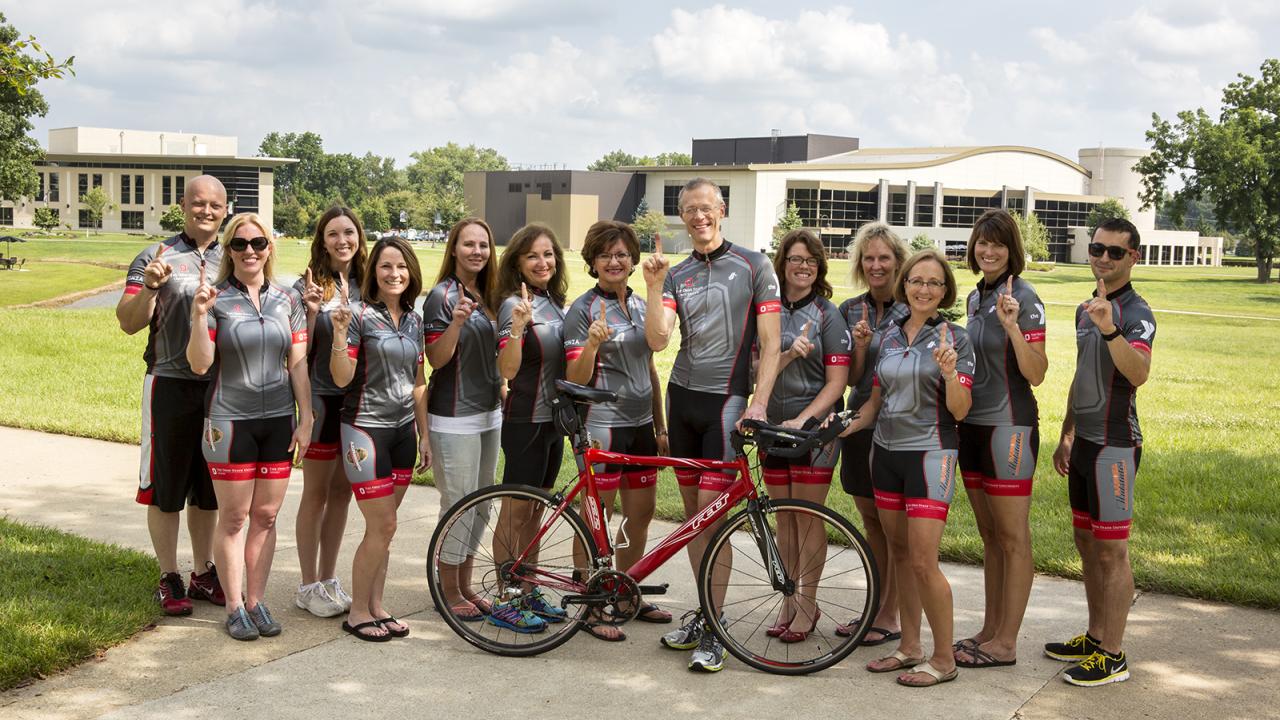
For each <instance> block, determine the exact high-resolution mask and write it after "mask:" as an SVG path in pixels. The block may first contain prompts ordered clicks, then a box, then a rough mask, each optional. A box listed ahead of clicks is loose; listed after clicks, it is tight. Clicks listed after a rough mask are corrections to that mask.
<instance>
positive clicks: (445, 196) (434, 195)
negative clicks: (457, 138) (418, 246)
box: [405, 142, 511, 227]
mask: <svg viewBox="0 0 1280 720" xmlns="http://www.w3.org/2000/svg"><path fill="white" fill-rule="evenodd" d="M410 157H412V158H413V163H411V164H410V165H409V166H408V167H406V168H405V176H406V178H407V179H408V183H409V189H410V190H413V191H415V192H417V193H418V195H419V196H420V197H421V198H422V200H423V202H424V204H425V208H423V209H425V210H426V215H425V216H424V217H421V218H415V219H414V223H415V224H416V225H417V226H418V227H431V226H432V225H434V224H435V222H436V220H435V218H436V215H439V216H440V224H441V225H443V226H445V227H450V226H452V225H453V224H454V223H456V222H457V221H459V220H461V219H462V218H463V217H466V215H467V208H466V203H465V202H464V200H463V194H462V177H463V173H466V172H473V171H496V170H510V169H511V166H510V165H509V164H508V163H507V159H506V158H505V157H503V156H502V155H500V154H499V153H498V151H497V150H494V149H493V148H481V147H476V146H475V145H467V146H466V147H463V146H461V145H459V144H457V143H452V142H451V143H449V144H447V145H441V146H439V147H434V148H430V149H428V150H422V151H419V152H415V153H411V155H410ZM423 220H425V221H426V222H423Z"/></svg>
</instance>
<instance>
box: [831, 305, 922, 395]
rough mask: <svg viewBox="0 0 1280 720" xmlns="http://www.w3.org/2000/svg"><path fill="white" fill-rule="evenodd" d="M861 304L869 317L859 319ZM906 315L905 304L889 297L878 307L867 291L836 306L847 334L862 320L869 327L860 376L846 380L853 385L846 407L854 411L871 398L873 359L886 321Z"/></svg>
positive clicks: (876, 355)
mask: <svg viewBox="0 0 1280 720" xmlns="http://www.w3.org/2000/svg"><path fill="white" fill-rule="evenodd" d="M864 304H865V312H866V314H867V315H869V316H870V318H864V317H863V312H864V308H863V306H864ZM909 312H910V311H909V310H908V309H907V306H906V305H905V304H903V303H894V301H893V298H889V299H888V300H887V301H886V302H885V303H884V304H883V305H881V304H880V303H878V302H876V299H875V298H873V297H871V293H869V292H865V293H863V294H861V295H858V296H857V297H851V298H849V299H848V300H845V301H844V302H842V303H840V315H841V316H843V317H844V322H845V325H847V326H848V328H849V333H850V335H852V333H853V327H854V326H855V325H857V324H858V323H859V322H861V321H862V320H864V319H866V320H867V324H868V325H870V326H871V344H870V345H868V346H867V351H866V352H867V355H866V358H864V360H863V365H862V377H859V378H850V380H856V382H855V384H854V385H853V391H852V392H850V393H849V405H848V407H851V408H853V409H854V410H857V409H858V408H860V407H862V405H863V404H864V403H865V402H866V401H867V400H868V399H869V398H870V397H871V378H872V377H874V376H875V374H876V360H877V359H879V357H880V340H881V338H883V337H884V330H885V328H886V327H887V326H888V324H889V323H890V322H893V321H894V320H896V319H898V318H902V317H906V315H907V314H908V313H909ZM855 352H857V350H856V349H855V350H853V351H851V352H850V355H852V354H853V353H855ZM850 364H851V365H852V363H850Z"/></svg>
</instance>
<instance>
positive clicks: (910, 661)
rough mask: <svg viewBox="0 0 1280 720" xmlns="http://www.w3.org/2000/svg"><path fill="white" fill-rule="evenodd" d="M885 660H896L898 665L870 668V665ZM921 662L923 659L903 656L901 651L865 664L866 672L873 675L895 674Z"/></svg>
mask: <svg viewBox="0 0 1280 720" xmlns="http://www.w3.org/2000/svg"><path fill="white" fill-rule="evenodd" d="M885 660H896V661H897V663H898V664H897V665H894V666H893V667H871V663H877V662H884V661H885ZM921 662H924V658H913V657H908V656H907V655H904V654H903V653H902V651H901V650H894V651H893V654H892V655H886V656H885V657H882V658H880V659H879V660H872V661H871V662H869V663H867V672H873V673H888V672H897V671H899V670H906V669H907V668H909V667H911V666H913V665H917V664H919V663H921Z"/></svg>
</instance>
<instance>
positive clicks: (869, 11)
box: [4, 0, 1280, 168]
mask: <svg viewBox="0 0 1280 720" xmlns="http://www.w3.org/2000/svg"><path fill="white" fill-rule="evenodd" d="M178 7H179V5H178V4H176V3H173V2H150V1H146V0H140V1H132V0H126V1H125V2H119V3H102V2H98V1H95V2H86V1H84V0H44V1H43V2H23V3H20V4H18V5H17V6H16V7H9V8H6V9H5V10H4V13H5V14H6V15H7V17H8V21H9V23H10V24H12V25H14V26H15V27H16V28H17V29H18V30H19V31H20V32H21V33H23V34H24V35H27V34H31V35H35V36H36V38H37V39H38V40H39V41H40V42H41V43H43V44H44V46H45V47H46V49H47V50H49V51H50V52H52V53H53V54H54V55H55V56H58V57H65V56H67V55H74V56H75V57H76V60H75V68H76V76H75V77H71V78H67V79H63V80H48V81H44V82H42V83H41V84H40V86H39V88H40V90H41V92H42V93H44V95H45V98H46V99H47V100H48V102H49V106H50V110H49V114H48V115H47V116H46V117H44V118H38V119H36V120H35V125H36V129H35V131H34V133H33V134H34V135H35V137H36V139H37V140H39V141H40V143H41V144H42V145H44V144H45V143H46V142H47V131H48V130H49V129H50V128H58V127H68V126H73V125H81V126H91V127H111V128H131V129H140V130H169V131H183V132H202V133H209V134H215V135H236V136H238V137H239V139H240V154H241V155H253V154H256V152H257V147H258V143H259V141H260V140H261V139H262V136H263V135H265V134H266V133H268V132H271V131H281V132H290V131H292V132H301V131H306V130H310V131H313V132H316V133H318V134H319V135H320V136H321V137H322V138H323V140H324V145H325V149H326V151H328V152H350V153H354V154H357V155H362V154H364V153H365V152H373V153H375V154H378V155H383V156H390V157H393V158H395V159H396V160H397V164H398V165H400V166H403V165H404V164H405V163H406V162H408V161H409V160H410V154H411V153H413V152H415V151H418V150H424V149H427V148H430V147H433V146H436V145H442V144H444V143H446V142H450V141H453V142H458V143H461V144H472V143H474V144H476V145H480V146H487V147H492V148H495V149H497V150H498V151H499V152H500V153H502V154H503V155H504V156H505V157H506V158H507V159H508V160H509V161H510V162H511V163H513V164H520V165H524V166H551V165H555V166H567V167H569V168H584V167H585V166H586V165H587V164H588V163H590V162H591V161H592V160H595V159H596V158H598V157H600V156H601V155H604V154H605V153H607V152H609V151H610V150H614V149H624V150H626V151H628V152H631V153H633V154H636V155H643V154H657V153H659V152H663V151H683V152H688V151H689V150H690V141H691V140H692V139H693V138H705V137H731V136H763V135H768V134H769V133H770V132H771V131H772V130H774V129H777V130H780V131H781V132H782V133H783V134H786V135H794V134H803V133H825V134H832V135H850V136H854V137H858V138H860V139H861V145H862V147H914V146H923V145H988V144H1009V145H1030V146H1033V147H1039V148H1043V149H1046V150H1051V151H1053V152H1057V153H1060V154H1062V155H1065V156H1066V157H1068V158H1072V159H1075V158H1076V157H1077V155H1076V153H1077V151H1078V150H1079V149H1080V148H1083V147H1096V146H1098V145H1099V144H1103V145H1106V146H1111V147H1146V146H1147V143H1146V140H1145V136H1144V133H1145V132H1146V130H1147V129H1149V128H1150V126H1151V114H1152V112H1157V113H1159V114H1160V115H1161V116H1163V117H1170V116H1172V115H1173V114H1175V113H1176V112H1178V111H1180V110H1186V109H1194V108H1198V107H1204V108H1206V109H1207V110H1209V111H1210V112H1214V111H1215V110H1216V107H1217V103H1218V101H1219V100H1220V98H1221V94H1222V89H1223V87H1224V86H1225V85H1226V84H1228V83H1230V82H1232V81H1233V80H1235V77H1236V74H1237V73H1240V72H1243V73H1246V74H1250V75H1254V76H1257V74H1258V68H1259V66H1260V64H1261V63H1262V61H1263V59H1265V58H1266V57H1267V56H1268V54H1270V55H1271V56H1280V2H1275V1H1274V0H1219V1H1218V2H1212V3H1210V2H1204V1H1203V0H1164V1H1159V2H1141V3H1136V2H1135V3H1126V2H1118V1H1111V2H1106V1H1102V0H1077V2H1073V3H1037V2H1026V1H1025V0H1023V1H1021V2H1003V0H988V2H985V3H981V4H978V3H961V2H954V1H953V2H933V1H932V0H917V1H916V2H893V3H887V2H886V3H879V2H876V3H872V2H848V3H844V4H830V3H816V2H809V0H796V1H795V2H789V3H779V2H754V1H751V2H747V1H743V2H729V3H704V4H690V3H672V2H667V1H665V0H650V1H649V2H639V3H611V2H600V1H599V0H539V1H538V2H527V1H525V0H470V1H469V2H465V3H463V2H438V1H436V0H364V1H363V2H359V3H356V2H339V1H337V0H319V1H318V2H308V1H305V0H304V1H298V2H294V1H292V0H282V1H278V2H258V1H255V0H205V1H204V2H199V3H195V2H191V3H188V4H187V5H186V6H185V9H181V10H175V8H178ZM978 8H981V10H979V9H978Z"/></svg>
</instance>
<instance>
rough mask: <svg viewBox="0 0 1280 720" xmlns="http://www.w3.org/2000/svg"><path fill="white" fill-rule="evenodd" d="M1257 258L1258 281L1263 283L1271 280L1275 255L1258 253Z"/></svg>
mask: <svg viewBox="0 0 1280 720" xmlns="http://www.w3.org/2000/svg"><path fill="white" fill-rule="evenodd" d="M1255 259H1256V261H1257V264H1258V282H1260V283H1263V284H1266V283H1269V282H1271V263H1272V262H1273V261H1274V259H1275V256H1274V255H1263V254H1262V253H1258V254H1257V257H1256V258H1255Z"/></svg>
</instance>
